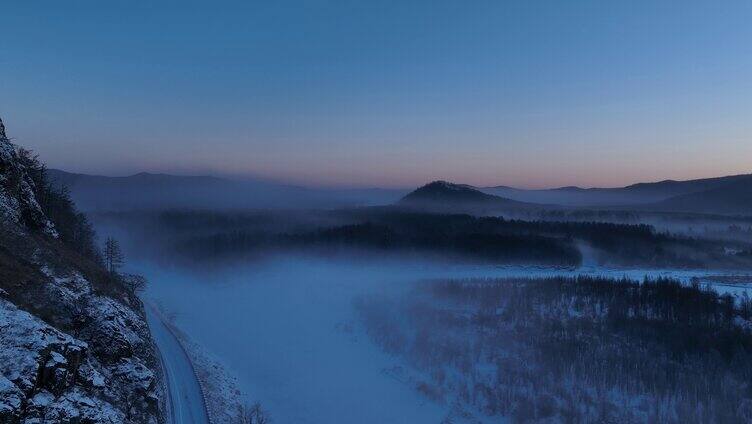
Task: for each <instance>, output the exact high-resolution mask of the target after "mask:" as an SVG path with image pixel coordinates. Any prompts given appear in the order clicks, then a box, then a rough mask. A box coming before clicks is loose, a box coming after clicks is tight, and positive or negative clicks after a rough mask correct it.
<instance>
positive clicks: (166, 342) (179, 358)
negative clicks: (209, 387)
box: [144, 305, 210, 424]
mask: <svg viewBox="0 0 752 424" xmlns="http://www.w3.org/2000/svg"><path fill="white" fill-rule="evenodd" d="M144 309H145V310H146V320H147V322H148V323H149V328H150V329H151V335H152V338H154V342H155V343H156V344H157V347H158V348H159V353H160V356H161V358H162V365H163V368H164V374H165V380H166V381H165V386H166V390H167V399H168V401H169V405H168V406H169V410H170V417H169V419H170V423H171V424H210V423H209V416H208V414H207V411H206V408H205V405H204V398H203V395H202V393H201V386H200V385H199V383H198V380H197V379H196V373H195V371H194V369H193V364H192V363H191V360H190V358H188V355H187V354H186V352H185V349H183V346H182V345H181V344H180V341H179V340H178V339H177V338H176V337H175V335H174V334H173V333H172V331H170V329H169V328H168V327H167V325H166V324H165V322H164V321H163V320H162V318H161V316H160V315H159V313H158V312H157V311H156V310H155V309H154V308H153V307H151V306H150V305H146V307H145V308H144Z"/></svg>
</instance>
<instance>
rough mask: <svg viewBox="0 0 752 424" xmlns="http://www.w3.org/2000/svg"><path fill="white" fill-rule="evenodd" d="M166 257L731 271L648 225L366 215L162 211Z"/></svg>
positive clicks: (734, 261) (698, 247)
mask: <svg viewBox="0 0 752 424" xmlns="http://www.w3.org/2000/svg"><path fill="white" fill-rule="evenodd" d="M157 221H158V222H159V228H161V229H162V231H164V232H166V233H168V234H169V238H170V242H171V243H172V244H171V246H170V248H172V249H175V250H176V251H177V252H178V253H180V254H181V255H184V256H188V257H189V258H191V259H192V260H193V259H198V258H224V257H228V256H233V255H247V254H255V253H263V252H264V251H268V250H270V249H304V250H305V249H308V250H310V249H318V250H319V251H341V250H347V249H369V250H376V251H390V252H391V251H396V252H405V251H409V252H423V253H429V254H438V255H443V256H452V257H457V258H459V259H464V260H467V259H474V260H479V261H487V262H494V263H537V264H547V265H565V266H575V265H579V264H580V263H581V262H582V259H583V248H587V253H588V255H592V256H593V258H592V259H593V260H594V261H595V262H596V263H599V264H602V265H612V266H646V267H694V268H697V267H706V266H725V267H738V266H744V265H749V264H750V261H749V259H748V258H746V257H745V256H743V255H732V254H729V253H728V250H727V249H726V248H725V247H726V244H724V242H719V241H713V240H705V239H699V238H693V237H688V236H681V235H675V234H669V233H668V232H659V231H656V230H655V228H654V227H652V226H649V225H645V224H615V223H608V222H576V221H546V220H537V221H525V220H519V219H504V218H500V217H475V216H470V215H442V214H430V213H415V212H404V211H397V210H394V209H391V208H363V209H350V210H338V211H318V212H315V213H314V212H310V213H289V212H279V213H277V212H255V213H252V214H251V213H245V214H240V213H235V214H232V213H228V214H222V213H217V212H206V213H203V212H169V213H164V214H161V215H159V217H158V218H157Z"/></svg>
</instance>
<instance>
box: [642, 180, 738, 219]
mask: <svg viewBox="0 0 752 424" xmlns="http://www.w3.org/2000/svg"><path fill="white" fill-rule="evenodd" d="M748 177H749V178H745V179H739V180H736V181H735V182H732V183H730V184H726V185H723V186H720V187H716V188H712V189H709V190H704V191H700V192H697V193H690V194H685V195H681V196H675V197H671V198H669V199H666V200H664V201H662V202H659V203H657V204H655V205H653V206H652V207H654V208H655V209H657V210H661V211H670V212H695V213H717V214H739V215H752V176H748Z"/></svg>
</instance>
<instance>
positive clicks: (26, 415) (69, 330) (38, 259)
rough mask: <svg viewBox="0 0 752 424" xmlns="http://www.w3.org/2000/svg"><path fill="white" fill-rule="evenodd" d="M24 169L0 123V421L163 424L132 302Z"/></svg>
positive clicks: (153, 365) (137, 308)
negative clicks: (51, 214) (81, 244)
mask: <svg viewBox="0 0 752 424" xmlns="http://www.w3.org/2000/svg"><path fill="white" fill-rule="evenodd" d="M28 163H29V159H28V156H26V155H25V154H24V152H23V151H21V150H19V149H18V148H16V147H15V146H13V145H12V144H11V143H10V142H9V140H8V138H7V137H6V135H5V130H4V127H3V126H2V124H1V123H0V213H1V214H2V215H3V217H2V218H3V219H2V222H1V223H0V423H21V422H23V423H35V422H37V423H41V422H49V423H105V422H106V423H160V422H163V417H162V413H161V406H160V405H161V404H162V400H161V399H162V398H163V395H162V393H161V385H160V384H159V377H158V376H159V375H160V369H159V365H158V360H157V357H156V355H155V351H154V348H153V345H152V343H151V337H150V334H149V328H148V326H147V325H146V322H145V320H144V312H143V308H142V306H141V303H140V301H139V300H138V298H137V297H136V296H135V295H134V294H133V293H129V292H128V291H127V290H125V289H124V287H123V286H122V285H121V284H120V282H119V281H115V280H114V279H113V278H112V277H111V276H110V275H109V274H107V273H106V272H105V270H104V269H103V267H102V266H101V265H100V264H99V262H98V260H97V258H96V257H95V256H94V255H92V254H90V252H89V253H86V252H85V249H83V250H82V249H79V248H77V246H76V244H77V241H76V240H75V239H74V238H72V237H71V236H70V231H69V230H70V229H71V228H73V229H76V230H80V229H81V228H83V227H80V225H79V224H80V223H81V222H82V221H81V220H80V218H81V217H80V215H76V214H75V211H74V210H73V209H70V205H69V204H65V205H62V206H61V205H51V204H50V202H51V200H50V199H42V198H40V197H39V195H40V194H42V193H46V191H45V189H44V187H39V185H38V182H39V181H40V176H39V175H33V174H34V173H35V172H37V171H38V169H35V168H32V167H29V166H28ZM55 199H56V200H61V199H63V198H55ZM40 200H41V201H40ZM45 210H49V211H55V213H56V214H55V217H54V218H50V217H48V216H47V214H46V213H45ZM58 212H60V213H58ZM62 212H66V213H62ZM71 216H72V217H75V218H78V219H74V220H68V221H66V220H65V219H67V218H70V217H71ZM58 224H60V226H59V227H58ZM76 236H77V237H82V233H81V232H79V231H77V235H76ZM83 253H86V254H83Z"/></svg>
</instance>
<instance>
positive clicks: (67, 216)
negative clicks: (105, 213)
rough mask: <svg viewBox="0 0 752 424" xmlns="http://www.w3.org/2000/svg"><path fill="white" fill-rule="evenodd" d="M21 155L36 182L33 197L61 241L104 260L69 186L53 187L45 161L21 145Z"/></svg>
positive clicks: (28, 171)
mask: <svg viewBox="0 0 752 424" xmlns="http://www.w3.org/2000/svg"><path fill="white" fill-rule="evenodd" d="M18 153H19V158H20V159H21V162H22V165H23V166H24V167H25V168H26V171H27V173H28V175H29V176H30V177H31V179H32V180H33V181H34V196H35V197H36V199H37V202H38V203H39V206H40V207H41V208H42V212H44V214H45V215H46V216H47V218H49V220H50V221H52V223H53V224H55V229H56V230H57V232H58V234H59V235H60V240H61V241H62V242H63V243H65V244H66V245H68V246H69V247H71V248H72V249H73V250H74V251H76V252H78V253H80V254H82V255H83V256H85V257H87V258H89V259H93V260H95V261H96V262H98V263H101V255H100V253H99V249H98V248H97V245H96V235H95V232H94V229H93V228H92V226H91V224H90V223H89V220H88V219H87V218H86V215H85V214H83V213H82V212H79V211H78V210H76V205H75V204H74V203H73V200H71V197H70V192H69V191H68V189H67V188H66V187H53V185H52V184H51V182H50V181H49V179H48V178H47V173H46V170H45V166H44V164H42V163H41V162H40V161H39V158H38V157H37V156H36V155H34V154H32V153H31V152H30V151H29V150H26V149H23V148H19V149H18Z"/></svg>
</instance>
